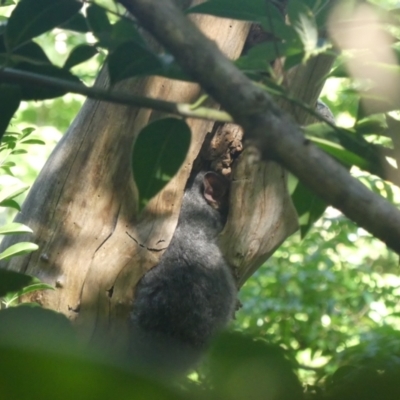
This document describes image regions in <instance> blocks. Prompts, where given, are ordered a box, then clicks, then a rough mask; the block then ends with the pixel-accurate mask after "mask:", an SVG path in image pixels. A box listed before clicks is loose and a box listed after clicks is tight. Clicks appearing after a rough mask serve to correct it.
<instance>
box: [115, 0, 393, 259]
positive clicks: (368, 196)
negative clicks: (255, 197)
mask: <svg viewBox="0 0 400 400" xmlns="http://www.w3.org/2000/svg"><path fill="white" fill-rule="evenodd" d="M117 1H119V2H120V3H121V4H123V5H124V6H125V7H126V8H127V9H128V11H130V12H131V13H132V14H134V15H135V16H136V17H137V18H138V20H139V22H140V23H141V24H142V25H143V26H144V27H145V28H146V29H147V30H148V31H149V32H150V33H151V34H152V35H154V37H155V38H156V39H157V40H158V41H159V42H160V43H161V44H163V45H164V46H165V47H166V48H167V49H168V50H169V51H170V52H171V53H172V54H173V55H174V56H175V58H176V60H177V61H178V62H179V64H180V65H181V67H182V68H183V69H184V70H185V71H186V73H188V74H189V76H192V77H193V78H194V79H195V80H196V81H197V82H199V83H200V84H201V85H202V87H203V88H204V89H205V90H206V91H207V92H208V93H209V94H210V95H212V96H213V97H214V98H215V100H217V101H218V102H219V103H220V104H221V105H222V107H223V108H224V109H226V110H227V111H228V112H229V113H230V114H231V115H232V116H233V117H234V120H235V122H236V123H238V124H240V125H241V126H242V127H243V128H244V130H245V133H246V137H247V138H248V139H252V140H253V141H254V142H255V143H256V144H257V145H258V147H259V148H260V149H261V151H262V152H263V155H264V157H265V158H269V159H274V160H276V161H278V162H279V163H281V164H282V165H283V166H284V167H286V168H287V169H288V170H289V171H291V172H292V173H293V174H295V175H296V176H297V177H298V178H299V179H300V180H301V181H302V182H303V183H304V184H305V185H306V186H308V187H309V188H310V189H311V190H313V191H314V192H315V193H316V194H317V195H319V196H320V197H321V198H322V199H324V200H325V201H326V202H328V203H329V204H332V205H333V206H335V207H336V208H338V209H339V210H341V211H342V212H343V213H344V214H345V215H346V216H348V217H349V218H350V219H352V220H353V221H355V222H356V223H357V224H358V225H359V226H362V227H363V228H365V229H366V230H368V231H369V232H370V233H372V234H373V235H374V236H376V237H378V238H380V239H381V240H382V241H383V242H385V243H386V244H387V245H388V246H389V247H391V248H392V249H393V250H395V251H396V252H397V253H399V254H400V212H399V211H398V210H397V209H396V208H395V207H394V206H393V205H392V204H390V203H389V202H387V201H386V200H385V199H383V198H382V197H380V196H378V195H376V194H374V193H373V192H371V191H370V190H368V189H367V188H366V187H365V186H364V185H363V184H362V183H360V182H359V181H358V180H357V179H355V178H353V177H352V176H351V175H350V174H349V173H348V171H347V170H346V169H344V168H343V167H342V166H341V165H339V164H338V163H337V162H336V161H334V160H333V159H332V158H331V157H330V156H328V155H327V154H325V153H324V152H322V151H321V150H319V149H318V148H317V147H316V146H314V145H313V144H312V143H310V142H309V141H308V140H306V139H305V137H304V135H303V134H302V132H301V130H300V129H299V127H298V126H297V125H296V124H295V123H294V122H293V121H292V119H291V118H290V117H289V116H288V115H286V114H284V113H283V112H282V111H281V110H280V109H279V108H278V107H277V106H276V105H275V103H274V102H273V100H272V98H271V96H269V95H268V94H267V93H265V92H264V91H263V90H262V89H260V88H259V87H257V86H256V85H254V84H253V82H252V81H250V80H249V79H248V78H247V77H246V76H245V75H244V74H242V73H241V72H240V71H239V70H238V69H237V68H236V67H235V66H234V65H233V64H232V63H231V62H230V61H229V60H228V59H227V58H226V57H225V56H224V55H223V54H222V53H221V52H220V51H219V49H218V48H217V46H216V45H215V44H214V43H213V42H212V41H210V40H209V39H207V38H206V37H205V36H204V35H203V34H202V33H201V32H200V31H199V30H198V29H197V28H196V26H195V25H194V24H193V23H192V22H191V21H190V20H189V19H187V18H186V17H185V15H184V14H183V13H182V12H181V11H180V10H179V9H178V8H177V7H176V6H175V5H174V4H173V3H172V2H171V1H170V0H163V1H159V0H117Z"/></svg>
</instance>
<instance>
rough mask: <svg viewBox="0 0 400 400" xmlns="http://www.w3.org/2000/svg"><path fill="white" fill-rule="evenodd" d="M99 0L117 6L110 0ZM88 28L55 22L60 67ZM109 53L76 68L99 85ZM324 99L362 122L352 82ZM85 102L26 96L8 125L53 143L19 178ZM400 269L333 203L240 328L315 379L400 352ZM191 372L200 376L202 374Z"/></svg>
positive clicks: (247, 295) (374, 182)
mask: <svg viewBox="0 0 400 400" xmlns="http://www.w3.org/2000/svg"><path fill="white" fill-rule="evenodd" d="M100 3H104V4H105V5H106V6H110V5H111V2H110V1H109V2H106V1H104V2H100ZM375 3H379V4H380V5H382V3H385V4H386V5H387V7H390V6H395V5H397V1H389V0H385V2H382V1H379V0H376V1H375ZM110 8H111V7H110ZM10 9H11V8H9V7H2V8H1V9H0V12H1V13H2V14H4V15H8V14H9V12H10ZM88 35H89V36H90V34H87V33H77V32H73V33H72V32H71V33H70V34H68V35H66V34H65V32H64V31H61V30H57V29H56V30H54V31H53V32H52V33H46V34H44V35H41V36H40V37H39V38H37V39H35V41H37V42H40V45H41V46H42V47H43V49H44V50H45V52H46V54H47V55H48V57H49V58H50V59H51V60H52V61H53V62H54V63H55V64H57V65H60V66H61V65H63V63H64V62H65V60H66V59H67V57H68V54H69V52H70V51H71V49H72V48H74V47H75V46H76V45H77V44H80V43H86V41H87V40H89V41H90V37H88ZM103 60H104V55H103V54H101V53H100V54H98V55H97V56H95V57H93V58H91V59H90V60H88V61H86V62H85V63H83V64H80V65H78V66H76V67H74V70H73V71H74V73H76V74H77V75H78V76H79V77H80V78H81V79H82V80H83V81H84V82H85V83H92V82H93V80H94V77H95V75H96V73H97V71H98V70H99V68H100V64H101V62H102V61H103ZM321 98H322V100H323V101H324V102H325V103H326V104H327V105H328V106H329V107H330V109H331V111H332V112H333V114H334V115H335V118H336V121H337V124H338V125H339V126H342V127H346V128H349V127H352V126H353V125H354V123H355V122H356V120H357V113H358V103H359V96H358V94H357V92H356V90H355V88H354V82H353V81H352V80H350V79H349V78H347V77H344V78H340V77H332V78H329V79H328V80H327V82H326V85H325V88H324V91H323V94H322V97H321ZM83 100H84V99H83V97H82V96H78V95H72V94H67V95H65V96H63V97H62V98H57V99H55V100H45V101H37V102H23V103H22V104H21V106H20V108H19V110H18V113H17V114H16V116H15V117H14V118H13V120H12V122H11V126H10V128H9V130H13V129H16V130H17V131H21V130H22V129H24V128H27V127H33V128H35V137H37V138H40V139H42V140H43V141H44V142H45V143H46V145H45V146H29V151H28V153H27V154H22V155H15V158H14V160H15V162H16V166H15V167H14V168H13V172H14V174H15V176H16V177H18V178H19V179H20V180H21V181H23V182H24V183H26V184H28V185H32V183H33V181H34V179H35V178H36V176H37V174H38V172H39V171H40V169H41V168H42V166H43V165H44V163H45V162H46V159H47V157H48V155H49V154H50V152H51V151H52V149H53V148H54V146H55V144H56V143H57V141H58V140H59V139H60V137H61V136H62V134H63V133H64V132H65V131H66V130H67V128H68V126H69V125H70V123H71V121H72V120H73V119H74V117H75V115H76V114H77V112H78V111H79V109H80V107H81V105H82V104H83ZM368 140H373V141H375V142H377V143H380V141H385V140H386V138H382V137H380V136H378V135H376V136H373V137H372V136H371V137H368ZM352 172H353V173H354V174H355V175H356V176H358V177H360V179H361V180H362V181H363V182H364V183H365V184H366V185H367V186H369V187H370V188H371V189H372V190H374V191H376V192H378V193H381V194H382V195H383V196H384V197H386V198H390V199H392V200H393V202H394V203H396V204H398V203H399V201H400V193H399V189H398V188H397V187H395V186H393V185H391V184H390V183H388V182H385V181H383V180H382V179H380V178H378V177H376V176H374V175H371V174H368V173H366V172H361V171H359V170H357V169H355V168H353V171H352ZM25 195H26V193H24V194H23V195H21V197H20V198H19V201H22V200H23V196H25ZM14 214H15V212H14V211H10V209H8V208H7V209H6V210H3V211H2V214H0V217H1V219H2V221H3V222H4V221H6V220H8V221H10V220H11V219H12V218H13V216H14ZM398 275H399V260H398V256H397V255H396V254H395V253H393V252H391V251H390V250H388V249H387V248H386V246H385V245H383V244H382V243H381V242H380V241H379V240H376V239H374V238H372V237H371V236H370V235H369V234H368V233H367V232H365V231H364V230H363V229H361V228H358V227H357V226H356V225H355V224H353V223H352V222H351V221H349V220H348V219H347V218H345V217H343V215H341V214H340V213H339V212H337V211H336V210H334V209H332V208H328V209H327V210H326V212H325V213H324V215H323V216H322V218H321V219H320V220H319V221H318V222H317V223H316V224H315V226H313V227H312V228H311V230H310V231H309V232H308V234H307V235H306V237H305V238H303V239H301V238H300V235H299V234H298V233H297V234H295V235H293V236H292V237H291V238H289V239H288V240H287V241H286V242H285V243H284V244H283V245H282V246H281V247H280V248H279V249H278V250H277V251H276V253H275V254H274V256H273V257H272V258H271V259H270V260H269V261H268V262H267V263H266V264H265V265H264V266H263V267H262V268H260V269H259V270H258V271H257V272H256V273H255V274H254V276H252V277H251V278H250V279H249V280H248V282H247V283H246V284H245V285H244V287H243V288H242V289H241V292H240V299H241V302H242V304H243V306H242V308H241V309H240V310H239V311H238V312H237V314H236V321H235V323H234V327H233V329H235V330H238V331H244V332H246V333H251V334H252V335H253V336H254V337H258V338H263V339H266V340H267V341H268V342H270V343H278V344H280V345H282V347H283V348H285V349H288V350H290V352H291V354H292V356H293V357H294V358H295V359H296V360H297V362H298V364H299V366H300V369H299V372H300V376H301V380H302V381H303V382H304V383H309V384H313V383H314V382H315V381H316V380H318V379H320V378H321V377H323V376H325V375H326V374H327V373H332V372H334V371H335V370H337V368H338V367H339V366H340V365H342V364H343V363H345V362H360V360H361V361H362V360H364V359H365V357H367V358H368V357H370V358H374V357H375V359H376V357H377V355H382V356H385V355H390V356H393V355H396V354H398V355H399V356H400V336H399V334H398V333H397V332H396V329H399V327H400V320H399V317H400V305H399V302H398V298H399V294H400V278H399V277H398ZM388 338H390V340H389V339H388ZM10 357H11V356H10ZM11 359H12V357H11V358H10V360H11ZM192 378H193V380H194V381H197V380H199V379H200V380H201V379H202V374H201V373H199V374H198V375H196V374H194V375H193V376H192ZM171 396H172V397H173V395H171ZM174 396H176V394H174ZM165 397H168V396H167V394H165ZM172 397H171V398H172ZM79 398H80V397H79ZM82 398H83V397H82ZM175 398H176V397H175Z"/></svg>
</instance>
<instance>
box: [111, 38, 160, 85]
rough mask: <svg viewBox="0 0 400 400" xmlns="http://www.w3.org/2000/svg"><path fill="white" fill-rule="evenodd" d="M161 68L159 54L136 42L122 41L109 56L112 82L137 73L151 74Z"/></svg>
mask: <svg viewBox="0 0 400 400" xmlns="http://www.w3.org/2000/svg"><path fill="white" fill-rule="evenodd" d="M161 68H162V63H161V60H160V59H159V58H158V56H157V55H156V54H154V53H153V52H151V51H149V50H148V49H147V48H145V47H143V46H141V45H140V44H138V43H136V42H125V43H122V44H121V45H119V46H118V47H117V48H116V49H115V51H113V52H112V53H111V54H110V55H109V57H108V72H109V75H110V81H111V83H112V84H114V83H116V82H118V81H121V80H123V79H126V78H131V77H133V76H137V75H142V74H146V75H151V74H152V73H154V72H156V71H158V70H159V69H161Z"/></svg>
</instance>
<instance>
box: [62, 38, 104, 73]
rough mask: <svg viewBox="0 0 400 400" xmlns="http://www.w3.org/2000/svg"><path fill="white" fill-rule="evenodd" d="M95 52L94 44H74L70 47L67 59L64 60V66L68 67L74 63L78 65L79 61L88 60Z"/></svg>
mask: <svg viewBox="0 0 400 400" xmlns="http://www.w3.org/2000/svg"><path fill="white" fill-rule="evenodd" d="M96 54H97V49H96V47H94V46H90V45H88V44H82V45H80V46H76V47H74V48H73V49H72V51H71V53H70V54H69V56H68V58H67V60H66V61H65V63H64V68H65V69H70V68H72V67H74V66H75V65H78V64H80V63H83V62H85V61H87V60H89V59H90V58H92V57H93V56H94V55H96Z"/></svg>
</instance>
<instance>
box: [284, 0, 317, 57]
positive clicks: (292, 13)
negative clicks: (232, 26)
mask: <svg viewBox="0 0 400 400" xmlns="http://www.w3.org/2000/svg"><path fill="white" fill-rule="evenodd" d="M288 14H289V19H290V24H291V25H292V26H293V28H294V29H295V30H296V32H297V34H298V35H299V38H300V40H301V42H302V44H303V47H304V51H305V54H306V59H308V58H309V57H310V55H311V54H312V53H313V52H314V50H315V49H316V48H317V44H318V29H317V24H316V22H315V19H314V15H313V13H312V11H311V10H310V9H309V8H308V7H307V6H306V5H305V4H304V3H303V2H300V1H298V0H291V1H289V5H288Z"/></svg>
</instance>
